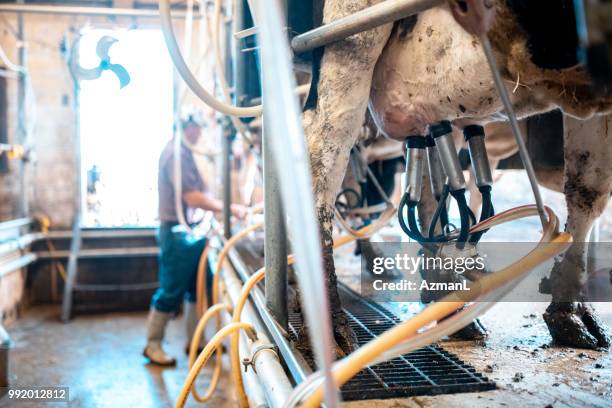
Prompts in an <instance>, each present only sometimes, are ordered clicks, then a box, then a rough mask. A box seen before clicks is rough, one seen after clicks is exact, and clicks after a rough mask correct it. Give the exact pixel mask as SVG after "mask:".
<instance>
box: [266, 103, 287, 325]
mask: <svg viewBox="0 0 612 408" xmlns="http://www.w3.org/2000/svg"><path fill="white" fill-rule="evenodd" d="M267 122H268V115H267V114H266V111H265V110H264V126H263V179H264V183H263V185H264V223H265V229H264V234H265V238H264V262H265V268H266V280H265V288H266V290H265V294H266V306H267V307H268V309H269V310H270V312H271V313H272V316H274V318H275V319H276V321H277V322H278V324H279V325H280V326H281V327H282V328H283V329H284V330H287V328H288V323H289V315H288V310H287V231H286V227H285V214H284V212H283V203H282V200H281V196H280V194H281V192H280V182H279V179H278V171H277V168H276V166H275V161H274V155H273V152H272V149H271V147H270V143H272V136H271V134H270V128H269V127H268V126H266V123H267Z"/></svg>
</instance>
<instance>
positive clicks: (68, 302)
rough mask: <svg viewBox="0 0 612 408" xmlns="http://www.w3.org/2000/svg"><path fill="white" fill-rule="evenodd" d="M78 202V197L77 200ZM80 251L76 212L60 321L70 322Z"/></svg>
mask: <svg viewBox="0 0 612 408" xmlns="http://www.w3.org/2000/svg"><path fill="white" fill-rule="evenodd" d="M77 199H79V200H80V197H79V198H77ZM80 250H81V214H80V212H78V211H77V213H76V215H75V217H74V225H73V226H72V242H71V243H70V255H69V256H68V267H67V269H68V272H67V273H68V276H67V277H66V282H65V283H64V298H63V299H62V321H63V322H67V321H69V320H70V317H71V314H72V290H73V288H74V285H75V283H76V277H77V273H78V253H79V252H80Z"/></svg>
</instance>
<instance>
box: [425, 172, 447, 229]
mask: <svg viewBox="0 0 612 408" xmlns="http://www.w3.org/2000/svg"><path fill="white" fill-rule="evenodd" d="M448 193H449V186H448V184H445V185H444V189H443V190H442V195H440V197H439V198H438V207H437V208H436V212H434V215H433V217H432V218H431V224H429V240H430V241H440V240H443V238H442V239H440V238H436V236H435V235H436V225H437V224H438V220H440V225H441V226H442V232H443V233H442V237H444V227H445V226H446V225H448V211H447V210H446V199H447V198H448Z"/></svg>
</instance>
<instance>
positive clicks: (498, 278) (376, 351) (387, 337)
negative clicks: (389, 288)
mask: <svg viewBox="0 0 612 408" xmlns="http://www.w3.org/2000/svg"><path fill="white" fill-rule="evenodd" d="M547 212H548V215H549V223H548V224H547V228H546V230H545V231H543V235H542V240H541V241H540V244H539V245H538V246H537V247H536V248H535V249H534V250H533V251H532V252H530V253H529V254H528V255H527V256H526V257H524V258H522V259H521V260H519V261H517V262H515V263H514V264H512V265H510V266H509V267H507V268H505V269H503V270H501V271H499V272H496V273H493V274H490V275H487V276H486V277H484V278H482V279H480V280H478V281H477V282H474V283H472V284H471V285H470V288H471V292H469V294H468V295H463V294H461V295H459V294H457V293H456V292H455V293H452V294H450V295H448V296H447V297H445V298H444V299H442V300H440V301H439V302H436V303H435V304H432V305H430V306H429V307H427V308H426V309H425V310H424V311H423V312H422V313H420V314H419V315H417V316H415V317H413V318H412V319H410V320H408V321H406V322H404V323H402V324H400V325H398V326H396V327H395V328H393V329H391V330H389V331H387V332H386V333H384V334H383V335H381V336H379V337H378V338H377V339H376V340H374V341H372V342H371V343H368V344H366V345H365V346H363V347H361V348H360V349H358V350H357V351H356V352H355V353H353V354H351V355H350V356H348V357H347V358H345V359H343V360H341V361H339V362H337V363H336V364H335V370H334V377H335V379H336V382H337V383H338V384H339V385H342V384H344V383H345V382H346V381H348V380H349V379H350V378H352V376H354V375H355V374H356V373H357V372H359V371H360V370H361V369H362V367H364V366H365V365H367V364H369V363H370V362H371V361H373V359H375V358H376V357H378V356H379V355H380V354H382V353H383V352H384V351H385V350H388V349H391V348H393V347H394V346H396V345H397V344H399V343H401V342H402V341H405V340H406V339H408V338H410V337H412V336H414V335H416V334H417V331H418V329H420V328H421V327H423V326H425V325H427V324H430V323H431V322H434V321H439V320H441V319H442V318H444V317H446V316H448V315H449V314H452V313H454V312H456V311H457V309H459V308H461V307H463V306H464V305H465V304H466V303H467V302H470V301H472V300H474V299H476V298H477V297H478V296H481V295H482V294H484V293H488V292H489V291H491V290H493V289H495V288H497V287H499V286H502V285H504V284H506V283H508V282H510V281H512V280H514V279H515V278H516V277H518V276H519V275H521V274H523V273H525V272H526V271H529V270H531V269H533V268H534V267H535V266H537V265H538V264H539V263H541V262H543V261H545V260H546V259H549V258H550V257H552V256H554V255H556V254H558V253H560V252H562V251H563V250H565V249H566V248H567V246H568V245H569V243H570V242H571V236H569V234H566V233H562V234H559V233H558V219H557V217H556V216H555V215H554V213H553V212H552V210H550V209H549V208H547ZM534 214H537V211H536V209H535V207H534V206H523V207H517V208H515V209H512V210H509V211H505V212H502V213H500V214H498V215H497V216H495V217H494V218H492V219H489V220H487V221H484V222H482V223H479V224H477V225H475V226H474V227H473V228H472V232H475V231H479V230H482V229H488V228H491V227H493V226H495V225H499V224H501V223H505V222H509V221H513V220H515V219H518V218H524V217H527V216H532V215H534ZM260 227H262V224H261V223H260V224H256V225H252V226H250V227H248V228H246V229H245V230H243V231H241V232H240V233H239V234H237V235H235V236H234V237H232V238H231V239H230V240H228V241H227V243H226V245H225V246H224V247H223V249H222V250H221V252H220V253H219V257H218V262H217V267H216V271H215V280H214V281H213V299H218V297H219V288H218V286H219V283H220V281H219V277H220V273H221V270H222V266H223V262H224V261H225V258H226V257H227V254H228V253H229V251H230V249H231V248H232V247H233V246H234V245H235V244H236V243H237V242H238V241H239V240H240V239H242V238H244V237H245V236H246V235H248V234H249V233H251V232H252V231H254V230H256V229H258V228H260ZM374 227H375V225H374V224H372V225H369V226H366V227H364V228H362V229H360V230H359V231H356V232H357V233H358V234H355V235H354V236H350V235H345V236H341V237H339V238H337V239H335V240H334V248H338V247H340V246H342V245H346V244H348V243H350V242H353V241H355V240H356V239H358V238H359V237H361V236H365V234H371V233H372V230H373V229H374ZM553 237H554V239H553ZM550 240H552V244H547V241H550ZM287 260H288V264H292V263H293V261H294V256H293V255H289V256H288V258H287ZM264 278H265V269H263V268H262V269H260V270H258V271H257V272H256V273H254V274H253V275H252V276H251V277H250V278H249V280H247V282H245V284H244V286H243V288H242V290H241V293H240V296H239V298H238V300H237V302H236V305H235V307H234V312H233V317H232V323H231V324H230V325H232V324H238V323H239V321H240V316H241V313H242V310H243V308H244V305H245V304H246V301H247V299H248V296H249V293H250V291H251V290H252V289H253V288H254V287H255V285H257V283H259V282H261V281H262V280H263V279H264ZM229 308H230V306H229V305H227V304H223V305H220V304H216V302H215V305H214V306H213V307H211V309H210V310H209V311H208V312H207V313H206V314H205V316H203V317H202V319H201V320H200V323H199V324H198V329H197V330H196V333H201V332H202V331H203V330H204V328H205V326H206V323H207V322H208V320H210V318H212V316H213V315H216V316H217V322H218V324H219V325H220V319H219V316H218V315H219V312H220V311H221V310H229ZM230 325H228V326H226V327H229V326H230ZM221 330H223V329H221ZM215 337H216V336H215ZM213 339H214V338H213ZM198 342H199V337H198V338H197V339H195V338H194V340H193V341H192V347H191V348H192V350H193V353H195V349H196V348H197V344H198ZM211 342H212V340H211ZM238 346H239V337H238V334H237V333H236V334H232V339H231V347H230V361H231V365H232V376H233V380H234V382H235V384H236V387H237V394H238V400H239V403H240V405H241V406H248V399H247V396H246V393H245V392H244V386H243V384H242V372H241V365H240V355H239V349H238ZM207 347H208V346H207ZM215 349H217V348H215ZM192 350H190V352H192ZM217 352H218V353H219V354H217V357H218V362H219V361H220V358H219V357H220V348H218V351H217ZM210 353H212V351H210ZM203 354H204V351H203V352H202V354H201V356H202V355H203ZM209 357H210V355H209V356H208V357H206V361H207V360H208V358H209ZM191 361H193V356H192V355H190V362H191ZM196 363H197V361H196ZM204 364H205V363H204ZM202 365H203V364H202ZM215 369H216V370H217V368H215ZM218 370H220V368H219V369H218ZM198 372H199V371H198ZM216 372H217V371H215V373H216ZM219 372H220V371H219ZM196 376H197V373H196ZM214 377H215V374H213V378H214ZM217 383H218V378H217V379H216V381H214V384H213V383H211V386H210V387H209V389H208V391H207V393H206V395H205V396H204V397H200V399H204V398H210V396H211V395H212V393H213V392H214V389H215V387H216V385H217ZM189 388H191V386H188V389H189ZM195 395H196V393H194V396H195ZM198 397H199V396H198ZM198 397H196V399H198ZM321 398H322V389H321V387H319V389H317V391H316V392H315V393H314V394H313V395H312V396H311V397H310V398H309V399H308V400H307V401H306V403H305V405H304V406H317V405H318V404H320V402H321ZM177 406H178V405H177Z"/></svg>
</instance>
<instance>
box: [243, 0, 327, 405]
mask: <svg viewBox="0 0 612 408" xmlns="http://www.w3.org/2000/svg"><path fill="white" fill-rule="evenodd" d="M252 2H253V3H254V10H253V11H252V14H253V15H254V16H255V19H256V20H258V22H257V24H258V26H259V44H260V55H261V71H262V90H263V95H264V97H263V99H264V101H265V104H266V105H265V106H266V109H267V110H268V112H271V113H273V114H272V115H270V120H269V121H268V122H266V126H270V131H271V134H272V136H273V140H272V143H271V144H270V145H269V146H271V147H272V150H273V153H274V160H275V163H276V168H278V169H279V170H280V171H279V172H278V174H279V179H280V185H281V194H282V199H283V205H284V206H285V211H286V213H287V217H288V219H290V220H291V223H290V224H289V225H291V226H295V228H293V229H290V232H292V233H293V234H292V235H291V241H292V244H293V250H294V253H295V259H296V262H295V265H296V270H297V274H296V275H297V278H298V284H299V285H300V289H301V290H300V294H301V296H302V298H301V300H302V309H303V310H302V311H303V312H304V315H305V319H304V320H305V323H306V326H307V327H308V334H309V339H310V344H311V345H312V348H313V349H314V355H315V358H316V362H317V366H318V367H319V368H320V369H321V370H322V371H323V373H324V374H325V404H326V405H327V407H328V408H334V407H337V406H338V398H339V395H338V394H339V390H338V387H337V386H336V385H335V381H334V379H333V376H332V371H331V366H332V363H333V360H334V358H333V352H332V350H333V344H334V337H333V330H332V325H331V308H330V306H329V296H328V290H327V284H326V277H325V275H324V273H325V271H324V270H323V264H322V261H321V260H322V256H321V254H322V252H321V243H320V237H319V228H318V225H319V223H318V221H317V217H316V216H315V207H314V203H315V201H314V194H313V191H312V179H311V174H310V160H309V157H308V154H307V149H306V143H305V136H304V129H303V128H302V115H301V109H300V105H299V101H298V98H297V96H296V94H295V91H294V89H295V88H296V83H295V76H294V73H293V63H292V59H291V50H290V49H289V44H288V43H287V42H286V41H285V38H286V33H285V30H284V26H285V21H286V19H285V18H284V16H283V10H281V6H280V4H279V2H277V1H276V0H257V1H254V0H253V1H252Z"/></svg>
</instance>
